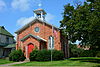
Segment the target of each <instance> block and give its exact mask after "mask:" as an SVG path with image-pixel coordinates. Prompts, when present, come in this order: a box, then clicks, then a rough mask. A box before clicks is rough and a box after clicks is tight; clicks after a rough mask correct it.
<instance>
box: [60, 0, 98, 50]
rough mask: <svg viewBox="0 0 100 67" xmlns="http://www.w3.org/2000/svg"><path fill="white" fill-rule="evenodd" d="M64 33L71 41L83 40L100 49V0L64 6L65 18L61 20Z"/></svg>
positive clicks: (83, 43)
mask: <svg viewBox="0 0 100 67" xmlns="http://www.w3.org/2000/svg"><path fill="white" fill-rule="evenodd" d="M60 23H61V26H60V27H61V28H63V30H62V31H63V35H65V36H66V37H68V35H69V38H70V41H71V42H76V40H79V41H81V43H82V45H90V46H91V48H92V49H94V48H95V49H98V50H100V49H99V48H100V0H87V2H84V5H79V6H77V7H74V6H71V5H70V4H67V5H65V6H64V12H63V20H62V21H61V22H60Z"/></svg>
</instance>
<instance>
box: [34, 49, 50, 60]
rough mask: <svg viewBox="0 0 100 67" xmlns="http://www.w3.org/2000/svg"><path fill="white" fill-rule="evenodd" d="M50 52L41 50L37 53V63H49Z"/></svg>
mask: <svg viewBox="0 0 100 67" xmlns="http://www.w3.org/2000/svg"><path fill="white" fill-rule="evenodd" d="M50 56H51V54H50V50H45V49H44V50H40V51H38V53H37V57H36V60H37V61H49V60H50Z"/></svg>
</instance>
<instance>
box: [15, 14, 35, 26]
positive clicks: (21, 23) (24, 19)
mask: <svg viewBox="0 0 100 67" xmlns="http://www.w3.org/2000/svg"><path fill="white" fill-rule="evenodd" d="M33 19H34V17H33V16H32V17H28V18H27V17H21V18H20V19H19V20H17V25H19V26H24V25H25V24H27V23H29V22H31V21H32V20H33Z"/></svg>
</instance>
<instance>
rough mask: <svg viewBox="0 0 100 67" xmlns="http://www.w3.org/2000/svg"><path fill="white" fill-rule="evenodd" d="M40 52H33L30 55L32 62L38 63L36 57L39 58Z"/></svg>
mask: <svg viewBox="0 0 100 67" xmlns="http://www.w3.org/2000/svg"><path fill="white" fill-rule="evenodd" d="M38 51H39V50H33V51H32V52H31V53H30V61H33V60H34V61H36V57H37V54H38Z"/></svg>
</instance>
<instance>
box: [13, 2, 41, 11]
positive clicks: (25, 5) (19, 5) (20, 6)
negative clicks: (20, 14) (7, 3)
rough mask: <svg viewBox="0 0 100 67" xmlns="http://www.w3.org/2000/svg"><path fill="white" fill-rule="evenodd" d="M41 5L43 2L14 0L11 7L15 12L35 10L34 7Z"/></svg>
mask: <svg viewBox="0 0 100 67" xmlns="http://www.w3.org/2000/svg"><path fill="white" fill-rule="evenodd" d="M39 4H41V0H13V1H12V3H11V6H12V8H13V9H15V10H16V9H17V10H21V11H26V10H28V9H30V8H33V6H38V5H39ZM41 5H42V4H41Z"/></svg>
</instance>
